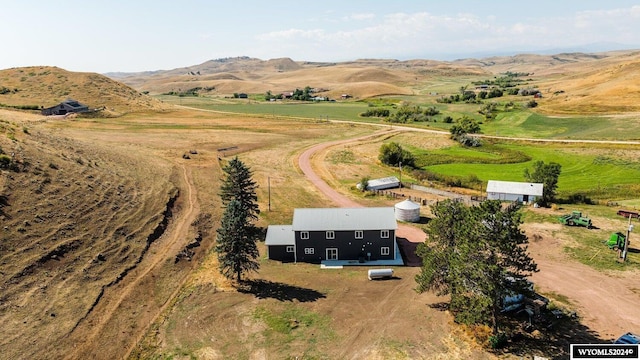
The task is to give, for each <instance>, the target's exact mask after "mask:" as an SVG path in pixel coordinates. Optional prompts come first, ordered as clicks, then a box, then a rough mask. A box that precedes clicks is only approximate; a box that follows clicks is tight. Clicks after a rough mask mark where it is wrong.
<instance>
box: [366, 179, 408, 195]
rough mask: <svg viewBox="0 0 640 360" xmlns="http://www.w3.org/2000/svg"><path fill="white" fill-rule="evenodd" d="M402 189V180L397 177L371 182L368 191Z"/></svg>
mask: <svg viewBox="0 0 640 360" xmlns="http://www.w3.org/2000/svg"><path fill="white" fill-rule="evenodd" d="M398 187H400V180H398V178H397V177H395V176H389V177H386V178H380V179H373V180H369V183H368V184H367V190H372V191H373V190H384V189H395V188H398Z"/></svg>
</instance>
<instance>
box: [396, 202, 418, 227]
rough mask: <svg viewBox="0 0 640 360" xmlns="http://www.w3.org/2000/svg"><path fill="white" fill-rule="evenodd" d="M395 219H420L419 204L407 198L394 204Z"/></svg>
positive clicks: (415, 220) (414, 220) (410, 220)
mask: <svg viewBox="0 0 640 360" xmlns="http://www.w3.org/2000/svg"><path fill="white" fill-rule="evenodd" d="M395 211H396V220H400V221H407V222H417V221H420V204H417V203H414V202H413V201H411V200H409V199H407V200H405V201H401V202H399V203H397V204H396V205H395Z"/></svg>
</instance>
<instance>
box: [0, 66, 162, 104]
mask: <svg viewBox="0 0 640 360" xmlns="http://www.w3.org/2000/svg"><path fill="white" fill-rule="evenodd" d="M0 90H2V91H0V92H1V94H0V104H4V105H8V106H34V107H38V108H39V107H45V108H46V107H50V106H54V105H57V104H58V103H60V102H61V101H63V100H65V99H68V98H72V99H74V100H78V101H80V102H81V103H83V104H86V105H87V106H89V108H92V109H95V108H102V107H105V108H106V111H107V113H109V114H115V115H119V114H123V113H128V112H133V111H144V110H166V109H168V108H169V107H168V106H167V105H166V104H163V103H162V102H160V101H158V100H156V99H154V98H152V97H150V96H147V95H144V94H141V93H140V92H138V91H137V90H135V89H133V88H132V87H130V86H127V85H124V84H123V83H121V82H118V81H115V80H112V79H110V78H108V77H106V76H104V75H100V74H96V73H80V72H71V71H66V70H64V69H60V68H57V67H49V66H34V67H22V68H12V69H6V70H0Z"/></svg>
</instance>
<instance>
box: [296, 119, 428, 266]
mask: <svg viewBox="0 0 640 360" xmlns="http://www.w3.org/2000/svg"><path fill="white" fill-rule="evenodd" d="M389 134H390V132H389V131H388V130H385V131H380V132H376V133H374V134H372V135H366V136H361V137H358V138H354V139H347V140H338V141H332V142H327V143H322V144H318V145H315V146H312V147H310V148H309V149H307V150H306V151H305V152H303V153H302V154H301V155H300V157H299V158H298V165H299V166H300V169H301V170H302V172H303V173H304V175H305V176H306V177H307V179H309V181H311V182H312V183H313V184H314V185H315V186H316V188H318V190H320V192H322V193H323V194H324V195H325V196H326V197H327V198H329V199H331V201H333V202H334V203H335V204H336V205H337V206H338V207H351V208H354V207H363V205H361V204H359V203H357V202H356V201H354V200H351V199H349V198H348V197H346V196H344V195H342V194H340V193H339V192H337V191H336V190H334V189H333V188H332V187H331V186H329V185H328V184H327V183H326V182H325V181H324V180H322V178H320V176H319V175H318V174H317V173H316V172H315V170H314V169H313V166H312V165H313V161H312V158H313V156H314V155H315V154H316V153H318V152H320V151H322V150H325V149H327V148H329V147H331V146H335V145H341V144H346V143H352V142H359V141H365V140H370V139H372V138H376V137H380V136H382V135H385V136H386V135H389ZM396 236H398V237H400V238H405V239H407V240H408V241H409V242H412V243H418V242H424V240H425V238H426V235H425V233H424V231H422V230H421V229H419V228H416V227H413V226H411V225H407V224H398V230H397V232H396ZM412 265H416V264H412Z"/></svg>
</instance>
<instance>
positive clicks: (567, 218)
mask: <svg viewBox="0 0 640 360" xmlns="http://www.w3.org/2000/svg"><path fill="white" fill-rule="evenodd" d="M558 220H560V222H561V223H562V224H564V225H569V226H586V227H587V228H588V229H591V228H592V227H593V224H591V219H589V218H588V217H586V216H582V213H581V212H580V211H572V212H571V214H567V215H562V216H560V217H559V218H558Z"/></svg>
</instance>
